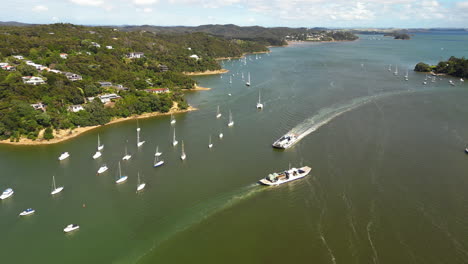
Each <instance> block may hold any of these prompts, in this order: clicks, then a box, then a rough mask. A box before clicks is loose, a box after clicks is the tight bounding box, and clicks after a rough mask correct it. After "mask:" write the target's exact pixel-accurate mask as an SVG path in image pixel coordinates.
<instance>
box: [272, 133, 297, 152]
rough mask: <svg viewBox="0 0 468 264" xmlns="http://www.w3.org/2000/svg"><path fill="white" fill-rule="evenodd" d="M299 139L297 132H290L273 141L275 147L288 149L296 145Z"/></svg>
mask: <svg viewBox="0 0 468 264" xmlns="http://www.w3.org/2000/svg"><path fill="white" fill-rule="evenodd" d="M297 141H298V138H297V136H296V135H295V134H292V133H288V134H286V135H284V136H282V137H280V138H279V139H278V140H276V141H275V142H274V143H273V147H274V148H280V149H287V148H289V147H291V146H292V145H294V143H296V142H297Z"/></svg>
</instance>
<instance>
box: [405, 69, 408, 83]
mask: <svg viewBox="0 0 468 264" xmlns="http://www.w3.org/2000/svg"><path fill="white" fill-rule="evenodd" d="M405 81H408V69H406V74H405Z"/></svg>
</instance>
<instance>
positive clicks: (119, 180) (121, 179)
mask: <svg viewBox="0 0 468 264" xmlns="http://www.w3.org/2000/svg"><path fill="white" fill-rule="evenodd" d="M127 179H128V177H127V176H122V169H121V168H120V161H119V178H118V179H117V180H116V181H115V183H122V182H124V181H126V180H127Z"/></svg>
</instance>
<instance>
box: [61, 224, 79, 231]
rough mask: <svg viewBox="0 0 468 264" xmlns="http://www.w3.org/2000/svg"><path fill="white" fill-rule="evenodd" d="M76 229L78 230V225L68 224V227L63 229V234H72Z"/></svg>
mask: <svg viewBox="0 0 468 264" xmlns="http://www.w3.org/2000/svg"><path fill="white" fill-rule="evenodd" d="M78 228H80V226H79V225H74V224H70V225H67V226H66V227H65V228H64V229H63V232H65V233H68V232H72V231H75V230H77V229H78Z"/></svg>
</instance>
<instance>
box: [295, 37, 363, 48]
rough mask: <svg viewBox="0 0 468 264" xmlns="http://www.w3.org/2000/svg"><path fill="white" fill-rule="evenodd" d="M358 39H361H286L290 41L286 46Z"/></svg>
mask: <svg viewBox="0 0 468 264" xmlns="http://www.w3.org/2000/svg"><path fill="white" fill-rule="evenodd" d="M356 40H359V39H355V40H319V41H315V40H299V41H297V40H296V41H286V43H288V44H287V45H286V47H288V46H294V45H305V44H310V43H334V42H351V41H356Z"/></svg>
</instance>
